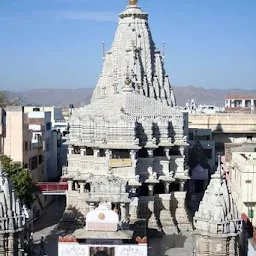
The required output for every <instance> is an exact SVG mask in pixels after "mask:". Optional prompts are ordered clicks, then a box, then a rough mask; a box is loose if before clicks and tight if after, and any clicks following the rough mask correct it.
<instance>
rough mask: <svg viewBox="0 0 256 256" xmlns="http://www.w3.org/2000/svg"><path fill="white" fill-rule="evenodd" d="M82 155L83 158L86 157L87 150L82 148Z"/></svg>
mask: <svg viewBox="0 0 256 256" xmlns="http://www.w3.org/2000/svg"><path fill="white" fill-rule="evenodd" d="M80 154H81V156H85V155H86V149H85V148H81V149H80Z"/></svg>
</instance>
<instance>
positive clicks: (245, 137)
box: [189, 113, 256, 155]
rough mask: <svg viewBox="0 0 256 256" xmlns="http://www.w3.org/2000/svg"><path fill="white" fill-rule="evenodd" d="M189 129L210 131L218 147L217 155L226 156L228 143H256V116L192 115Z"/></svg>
mask: <svg viewBox="0 0 256 256" xmlns="http://www.w3.org/2000/svg"><path fill="white" fill-rule="evenodd" d="M189 128H197V129H210V130H211V131H212V139H213V140H214V141H215V145H216V154H221V155H224V154H225V144H226V143H247V142H248V143H253V142H256V115H255V114H246V113H243V114H236V113H218V114H212V115H206V114H190V115H189Z"/></svg>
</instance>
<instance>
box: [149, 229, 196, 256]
mask: <svg viewBox="0 0 256 256" xmlns="http://www.w3.org/2000/svg"><path fill="white" fill-rule="evenodd" d="M165 233H166V234H165V235H164V236H163V237H162V238H154V239H151V240H150V241H149V256H192V255H193V253H192V252H193V238H192V236H191V233H189V232H186V233H182V234H177V232H176V230H171V229H170V230H165Z"/></svg>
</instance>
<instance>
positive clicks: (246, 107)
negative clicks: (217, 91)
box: [225, 94, 256, 113]
mask: <svg viewBox="0 0 256 256" xmlns="http://www.w3.org/2000/svg"><path fill="white" fill-rule="evenodd" d="M255 110H256V95H250V94H228V95H226V97H225V111H227V112H249V113H250V112H255Z"/></svg>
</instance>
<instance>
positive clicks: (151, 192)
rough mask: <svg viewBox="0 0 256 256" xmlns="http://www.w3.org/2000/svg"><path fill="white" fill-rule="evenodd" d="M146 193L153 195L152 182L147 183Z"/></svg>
mask: <svg viewBox="0 0 256 256" xmlns="http://www.w3.org/2000/svg"><path fill="white" fill-rule="evenodd" d="M148 193H149V196H153V194H154V185H152V184H149V185H148Z"/></svg>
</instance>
